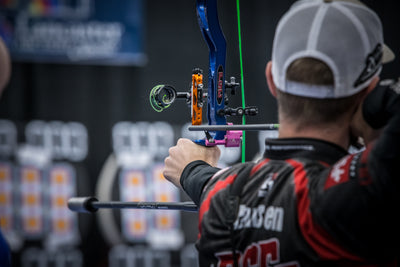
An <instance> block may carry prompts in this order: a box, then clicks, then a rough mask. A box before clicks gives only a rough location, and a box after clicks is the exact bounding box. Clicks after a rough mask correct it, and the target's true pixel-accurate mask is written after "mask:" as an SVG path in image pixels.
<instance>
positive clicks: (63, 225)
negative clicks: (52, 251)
mask: <svg viewBox="0 0 400 267" xmlns="http://www.w3.org/2000/svg"><path fill="white" fill-rule="evenodd" d="M67 225H68V224H67V222H66V221H65V220H57V221H56V222H55V228H56V230H57V231H65V229H67Z"/></svg>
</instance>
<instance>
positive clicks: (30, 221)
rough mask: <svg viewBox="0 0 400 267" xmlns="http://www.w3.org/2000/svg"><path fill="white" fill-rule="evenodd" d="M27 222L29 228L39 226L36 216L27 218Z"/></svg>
mask: <svg viewBox="0 0 400 267" xmlns="http://www.w3.org/2000/svg"><path fill="white" fill-rule="evenodd" d="M25 223H26V226H27V227H28V228H29V229H37V228H38V227H39V222H38V220H37V219H36V218H27V219H26V220H25Z"/></svg>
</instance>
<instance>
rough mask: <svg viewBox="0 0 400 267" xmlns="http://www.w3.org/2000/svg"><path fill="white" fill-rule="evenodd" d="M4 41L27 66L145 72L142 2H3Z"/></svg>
mask: <svg viewBox="0 0 400 267" xmlns="http://www.w3.org/2000/svg"><path fill="white" fill-rule="evenodd" d="M0 13H1V15H0V36H1V37H2V38H3V39H4V40H5V42H6V43H7V46H8V47H9V49H10V51H11V55H12V58H13V59H14V60H19V61H28V62H45V63H49V62H57V63H85V64H100V65H131V66H143V65H144V64H145V63H146V61H147V60H146V55H145V53H144V51H143V50H144V49H143V48H144V43H143V39H144V37H143V34H144V32H143V30H144V25H143V24H144V17H143V14H144V12H143V0H118V1H116V2H115V1H109V0H31V1H29V0H1V1H0Z"/></svg>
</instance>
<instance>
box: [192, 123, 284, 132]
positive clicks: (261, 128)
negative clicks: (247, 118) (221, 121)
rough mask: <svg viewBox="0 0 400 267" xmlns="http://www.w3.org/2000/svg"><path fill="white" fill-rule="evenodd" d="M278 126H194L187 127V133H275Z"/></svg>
mask: <svg viewBox="0 0 400 267" xmlns="http://www.w3.org/2000/svg"><path fill="white" fill-rule="evenodd" d="M278 129H279V124H247V125H241V124H236V125H196V126H189V127H188V130H189V131H275V130H278Z"/></svg>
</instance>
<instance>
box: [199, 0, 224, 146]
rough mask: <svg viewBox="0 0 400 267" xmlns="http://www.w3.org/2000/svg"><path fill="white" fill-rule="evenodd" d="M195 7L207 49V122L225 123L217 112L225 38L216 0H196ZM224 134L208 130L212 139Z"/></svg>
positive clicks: (220, 100)
mask: <svg viewBox="0 0 400 267" xmlns="http://www.w3.org/2000/svg"><path fill="white" fill-rule="evenodd" d="M196 7H197V9H196V10H197V17H198V21H199V26H200V29H201V32H202V34H203V37H204V40H205V41H206V43H207V46H208V49H209V72H208V94H207V98H208V99H207V119H208V124H210V125H226V118H225V116H224V115H223V114H222V115H221V114H220V112H219V111H220V110H224V108H225V59H226V40H225V37H224V34H223V32H222V29H221V26H220V23H219V20H218V10H217V0H196ZM225 134H226V132H225V131H218V132H210V135H211V137H212V138H213V139H214V140H224V138H225Z"/></svg>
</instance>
